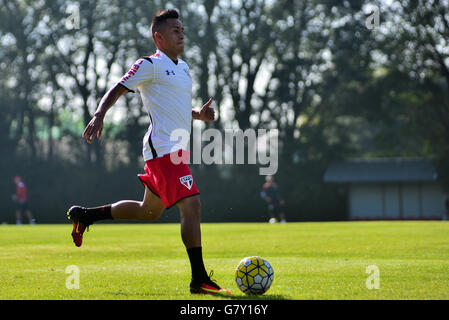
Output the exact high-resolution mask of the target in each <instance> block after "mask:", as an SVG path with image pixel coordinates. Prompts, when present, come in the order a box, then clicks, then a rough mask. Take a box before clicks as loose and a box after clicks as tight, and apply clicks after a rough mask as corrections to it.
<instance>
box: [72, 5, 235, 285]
mask: <svg viewBox="0 0 449 320" xmlns="http://www.w3.org/2000/svg"><path fill="white" fill-rule="evenodd" d="M151 32H152V38H153V41H154V43H155V45H156V48H157V51H156V53H155V54H153V55H152V56H149V57H143V58H141V59H138V60H137V61H136V62H135V64H134V65H133V66H132V68H131V69H130V70H129V71H128V73H127V74H126V75H125V76H124V77H123V78H122V79H121V80H120V81H119V83H117V84H116V85H115V86H114V87H112V88H111V89H110V90H109V91H108V92H107V93H106V94H105V95H104V97H103V98H102V99H101V101H100V104H99V106H98V108H97V110H96V112H95V114H94V116H93V118H92V120H91V121H90V122H89V124H88V125H87V126H86V128H85V130H84V133H83V138H85V139H86V141H87V143H92V140H93V138H94V137H95V136H96V137H97V139H100V137H101V132H102V129H103V119H104V117H105V115H106V112H107V111H108V110H109V108H111V107H112V106H113V105H114V103H115V102H116V101H117V99H118V98H119V97H120V96H121V95H123V94H125V93H127V92H134V90H135V89H138V90H139V92H140V95H141V98H142V101H143V104H144V106H145V107H146V109H147V111H148V114H149V117H150V125H149V128H148V131H147V133H146V134H145V136H144V138H143V157H144V160H145V162H146V164H145V168H144V169H145V174H140V175H139V179H140V181H141V182H142V184H143V185H144V186H145V194H144V197H143V200H142V201H131V200H125V201H119V202H116V203H113V204H110V205H105V206H101V207H96V208H84V207H81V206H73V207H71V208H70V209H69V211H68V212H67V214H68V216H69V218H70V219H71V220H72V221H73V231H72V237H73V241H74V242H75V245H76V246H81V244H82V240H83V233H84V231H85V229H86V227H88V226H89V225H91V224H93V223H94V222H95V221H98V220H105V219H128V220H146V221H154V220H157V219H158V218H159V217H160V216H161V214H162V212H163V211H164V209H165V208H169V207H171V206H173V205H177V206H178V208H179V211H180V222H181V238H182V241H183V243H184V245H185V247H186V250H187V254H188V257H189V260H190V265H191V272H192V278H191V282H190V292H191V293H212V294H216V293H219V294H223V293H224V294H227V293H229V291H227V290H224V289H222V288H220V286H218V285H217V284H216V283H215V282H214V281H212V280H211V279H210V276H208V275H207V272H206V270H205V267H204V263H203V256H202V247H201V228H200V216H201V202H200V196H199V191H198V188H197V186H196V184H195V180H194V179H193V177H192V174H191V172H190V169H189V166H188V165H187V163H186V162H187V161H186V160H188V155H189V153H188V151H187V145H188V141H182V140H181V141H172V140H173V139H171V134H172V132H173V131H174V130H179V129H181V130H183V131H184V132H186V133H187V134H189V133H190V128H191V121H192V119H196V120H202V121H213V120H214V119H215V111H214V109H213V108H212V107H211V103H212V99H209V101H207V102H206V103H205V104H204V105H203V106H202V108H201V109H200V110H194V109H192V101H191V89H192V80H191V77H190V74H189V67H188V65H187V64H186V63H185V62H184V61H183V60H181V59H180V58H179V56H180V55H181V54H182V53H183V51H184V27H183V24H182V22H181V20H180V19H179V14H178V12H177V11H176V10H165V11H162V12H159V13H158V14H157V15H156V16H155V17H154V18H153V20H152V24H151ZM172 159H175V160H176V161H172ZM179 159H181V160H182V161H178V160H179Z"/></svg>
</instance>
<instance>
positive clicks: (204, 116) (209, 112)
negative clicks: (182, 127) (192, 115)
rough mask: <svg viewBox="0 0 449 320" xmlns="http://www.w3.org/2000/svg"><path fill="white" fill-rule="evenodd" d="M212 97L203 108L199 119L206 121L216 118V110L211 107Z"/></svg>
mask: <svg viewBox="0 0 449 320" xmlns="http://www.w3.org/2000/svg"><path fill="white" fill-rule="evenodd" d="M211 104H212V98H210V99H209V100H208V101H207V102H206V103H205V104H204V105H203V107H202V108H201V110H200V117H199V120H202V121H204V122H209V121H214V120H215V110H214V108H212V107H211Z"/></svg>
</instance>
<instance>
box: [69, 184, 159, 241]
mask: <svg viewBox="0 0 449 320" xmlns="http://www.w3.org/2000/svg"><path fill="white" fill-rule="evenodd" d="M163 211H164V206H163V204H162V201H161V200H160V199H159V198H158V197H157V196H156V195H154V194H153V193H152V192H151V191H150V190H149V189H148V188H147V187H145V195H144V199H143V201H133V200H124V201H119V202H116V203H113V204H112V205H105V206H101V207H95V208H84V207H80V206H72V207H71V208H70V209H69V211H68V212H67V215H68V216H69V218H70V219H71V220H72V221H73V231H72V237H73V241H74V242H75V245H76V246H78V247H79V246H81V244H82V241H83V234H84V231H85V230H86V228H87V227H89V226H90V225H91V224H93V223H94V222H96V221H99V220H112V219H127V220H144V221H154V220H157V219H158V218H159V217H160V216H161V214H162V212H163Z"/></svg>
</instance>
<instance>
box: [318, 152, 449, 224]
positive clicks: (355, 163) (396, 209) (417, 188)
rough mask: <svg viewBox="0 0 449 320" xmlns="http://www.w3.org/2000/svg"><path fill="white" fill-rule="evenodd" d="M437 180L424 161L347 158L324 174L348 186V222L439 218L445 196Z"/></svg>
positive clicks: (429, 163) (443, 208)
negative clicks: (349, 220)
mask: <svg viewBox="0 0 449 320" xmlns="http://www.w3.org/2000/svg"><path fill="white" fill-rule="evenodd" d="M436 180H437V172H436V168H435V166H434V164H433V163H432V161H431V160H429V159H423V158H367V159H348V160H346V161H343V162H340V163H334V164H331V165H330V166H329V168H328V169H327V171H326V173H325V174H324V181H326V182H332V183H342V184H345V185H346V186H347V187H348V188H347V196H348V203H347V207H348V210H349V218H350V219H351V220H369V219H404V220H406V219H429V220H430V219H442V218H443V215H444V212H445V199H446V195H445V194H444V193H443V191H442V189H441V187H440V185H439V184H438V182H437V181H436Z"/></svg>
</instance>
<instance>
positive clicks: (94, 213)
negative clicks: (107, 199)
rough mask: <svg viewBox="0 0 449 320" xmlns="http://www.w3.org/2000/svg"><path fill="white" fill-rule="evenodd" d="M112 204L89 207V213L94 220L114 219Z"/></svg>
mask: <svg viewBox="0 0 449 320" xmlns="http://www.w3.org/2000/svg"><path fill="white" fill-rule="evenodd" d="M111 208H112V206H111V205H106V206H101V207H95V208H88V209H87V214H88V215H89V218H90V219H92V221H93V222H95V221H98V220H112V219H113V218H112V215H111Z"/></svg>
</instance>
